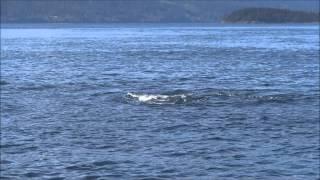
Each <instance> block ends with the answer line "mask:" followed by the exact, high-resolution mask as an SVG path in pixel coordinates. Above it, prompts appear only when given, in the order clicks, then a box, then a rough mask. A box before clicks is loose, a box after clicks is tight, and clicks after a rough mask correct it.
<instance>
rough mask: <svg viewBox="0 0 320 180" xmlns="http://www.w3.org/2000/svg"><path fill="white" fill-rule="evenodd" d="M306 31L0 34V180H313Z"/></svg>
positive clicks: (312, 46)
mask: <svg viewBox="0 0 320 180" xmlns="http://www.w3.org/2000/svg"><path fill="white" fill-rule="evenodd" d="M318 34H319V28H318V25H286V26H279V25H277V26H240V25H239V26H217V25H199V24H195V25H175V24H169V25H135V24H127V25H126V24H122V25H105V26H104V25H96V26H90V25H77V26H75V25H74V26H73V25H68V26H66V25H65V26H62V25H50V26H42V27H40V26H37V27H36V28H34V27H33V26H32V25H28V26H26V27H24V28H23V27H18V26H12V25H11V26H8V27H3V28H2V29H1V177H2V178H3V179H6V178H8V179H32V178H34V179H50V178H52V179H81V178H84V179H99V178H101V179H301V180H302V179H317V178H319V155H320V154H319V109H318V107H319V36H318Z"/></svg>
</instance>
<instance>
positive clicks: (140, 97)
mask: <svg viewBox="0 0 320 180" xmlns="http://www.w3.org/2000/svg"><path fill="white" fill-rule="evenodd" d="M126 97H127V98H128V99H129V100H133V101H136V102H140V103H145V104H184V103H187V102H190V101H191V100H192V94H170V95H169V94H136V93H130V92H129V93H127V95H126Z"/></svg>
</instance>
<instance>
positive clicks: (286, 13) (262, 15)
mask: <svg viewBox="0 0 320 180" xmlns="http://www.w3.org/2000/svg"><path fill="white" fill-rule="evenodd" d="M223 20H224V22H227V23H314V22H319V21H320V18H319V13H313V12H303V11H293V10H287V9H276V8H245V9H240V10H236V11H234V12H232V13H231V14H230V15H228V16H226V17H224V19H223Z"/></svg>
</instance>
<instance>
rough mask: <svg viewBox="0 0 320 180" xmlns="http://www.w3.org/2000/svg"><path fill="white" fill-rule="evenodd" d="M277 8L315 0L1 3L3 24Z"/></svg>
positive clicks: (205, 17)
mask: <svg viewBox="0 0 320 180" xmlns="http://www.w3.org/2000/svg"><path fill="white" fill-rule="evenodd" d="M246 7H277V8H284V9H293V10H303V11H313V12H317V11H318V10H319V1H318V0H308V1H306V0H277V1H274V0H264V1H262V0H225V1H223V0H200V1H197V0H1V20H2V22H3V23H8V22H13V23H30V22H37V23H39V22H71V23H78V22H79V23H106V22H221V21H222V18H223V17H224V16H225V15H227V14H230V13H231V12H232V11H234V10H238V9H241V8H246Z"/></svg>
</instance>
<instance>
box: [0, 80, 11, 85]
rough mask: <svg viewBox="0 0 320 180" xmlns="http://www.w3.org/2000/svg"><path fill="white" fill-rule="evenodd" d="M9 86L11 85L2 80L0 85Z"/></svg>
mask: <svg viewBox="0 0 320 180" xmlns="http://www.w3.org/2000/svg"><path fill="white" fill-rule="evenodd" d="M8 84H9V82H7V81H4V80H0V85H8Z"/></svg>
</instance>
